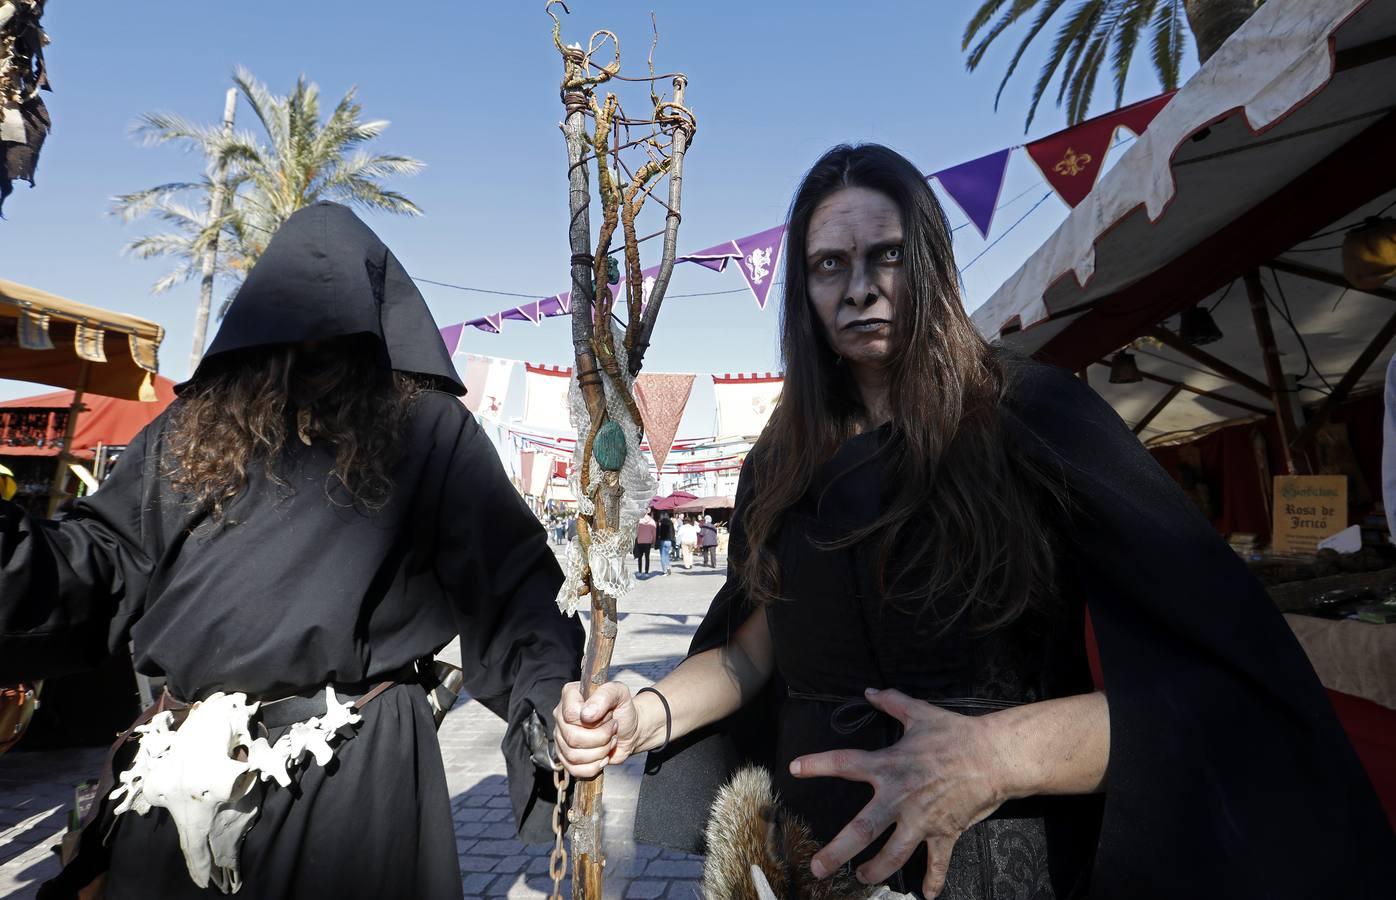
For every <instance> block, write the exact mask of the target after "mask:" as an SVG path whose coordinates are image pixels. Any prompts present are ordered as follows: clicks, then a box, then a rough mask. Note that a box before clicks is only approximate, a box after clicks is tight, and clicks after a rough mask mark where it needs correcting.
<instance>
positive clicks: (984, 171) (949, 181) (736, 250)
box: [461, 92, 1173, 334]
mask: <svg viewBox="0 0 1396 900" xmlns="http://www.w3.org/2000/svg"><path fill="white" fill-rule="evenodd" d="M1172 97H1173V93H1172V92H1170V93H1166V94H1160V95H1158V96H1157V97H1151V98H1149V99H1148V100H1141V101H1140V102H1138V103H1135V104H1132V105H1130V106H1126V107H1124V108H1122V109H1118V110H1115V111H1114V112H1111V113H1106V114H1105V115H1103V116H1097V117H1096V118H1094V119H1090V120H1088V121H1085V122H1082V123H1081V124H1079V125H1075V126H1072V127H1071V128H1067V129H1065V130H1063V131H1059V132H1057V133H1056V134H1052V135H1048V136H1047V137H1045V138H1042V139H1041V140H1038V141H1034V142H1033V143H1031V144H1028V145H1027V146H1026V147H1023V146H1022V145H1019V146H1014V147H1008V148H1005V149H1003V150H999V151H996V152H994V153H990V154H988V155H986V156H981V157H979V158H978V159H973V160H970V161H969V162H964V163H959V164H958V165H954V166H950V167H949V168H946V169H941V170H939V171H937V172H932V173H931V174H930V175H927V176H926V177H927V178H928V179H935V180H936V181H939V182H940V186H941V187H942V188H943V189H944V190H945V192H946V194H947V195H948V196H949V197H950V199H951V200H953V201H954V203H955V205H956V206H958V207H960V209H961V211H963V212H964V214H965V215H966V216H967V217H968V218H969V220H970V222H971V223H972V224H973V225H974V227H975V228H976V229H977V230H978V231H979V233H980V234H981V235H983V236H984V237H986V238H987V237H988V236H989V229H990V227H991V226H992V224H993V218H994V213H995V212H996V211H997V207H998V201H999V196H1000V194H1001V192H1002V190H1003V183H1004V178H1005V176H1006V174H1007V172H1008V160H1009V158H1010V157H1011V156H1012V154H1013V151H1014V150H1021V149H1026V150H1027V152H1028V155H1029V156H1030V157H1031V158H1032V160H1033V162H1034V163H1036V165H1037V167H1038V168H1039V169H1040V170H1041V171H1042V174H1043V176H1044V177H1045V178H1046V179H1047V181H1048V183H1049V184H1051V186H1052V189H1053V190H1055V191H1056V192H1057V194H1058V196H1060V197H1061V198H1062V200H1063V201H1065V202H1066V203H1067V204H1068V205H1069V206H1072V207H1075V206H1076V205H1077V204H1079V203H1080V202H1081V201H1082V200H1083V199H1084V198H1085V196H1086V195H1087V194H1089V193H1090V191H1091V188H1092V187H1094V186H1095V183H1096V179H1097V178H1098V177H1099V176H1100V172H1101V166H1102V164H1103V163H1104V161H1105V155H1106V151H1107V150H1109V148H1110V142H1111V140H1112V139H1113V137H1114V134H1115V130H1116V129H1117V128H1126V129H1128V130H1130V131H1132V132H1134V133H1135V134H1136V135H1138V134H1143V133H1144V130H1145V129H1146V128H1147V127H1148V125H1149V123H1150V122H1152V121H1153V119H1154V117H1155V116H1156V115H1158V113H1159V111H1160V110H1161V109H1163V107H1164V106H1166V105H1167V103H1168V101H1169V100H1170V99H1171V98H1172ZM784 233H785V226H784V225H778V226H776V227H774V228H767V229H765V230H763V231H758V232H756V233H755V234H749V235H747V236H746V237H739V238H734V239H732V240H730V241H724V242H723V243H721V244H717V245H715V246H712V247H708V248H707V249H706V250H699V251H697V252H695V253H687V254H683V255H681V256H675V257H674V260H673V261H674V262H676V263H682V262H686V263H694V264H696V265H700V266H702V267H703V268H705V269H710V270H711V271H714V272H725V271H726V270H727V264H728V263H729V262H732V261H733V260H736V261H737V262H738V266H737V268H739V269H741V272H742V277H743V278H744V279H745V281H746V284H747V287H749V288H750V289H751V293H752V295H753V296H754V297H755V298H756V305H757V306H759V307H761V308H762V309H765V308H766V301H767V300H768V299H769V298H770V291H771V285H772V284H774V281H775V273H776V271H777V267H778V265H779V263H780V253H781V237H782V236H783V235H784ZM637 268H638V266H637ZM659 269H660V267H659V266H655V267H653V268H650V269H645V270H644V271H643V272H641V277H642V279H644V280H645V281H646V282H647V283H651V284H652V283H653V282H654V281H657V278H658V272H659ZM608 271H609V269H608ZM625 279H626V273H625V272H624V271H623V272H621V274H620V281H619V282H618V283H617V284H616V289H615V290H614V291H613V292H612V294H613V296H620V295H621V287H623V286H624V284H625ZM666 285H667V282H666ZM645 290H646V291H647V290H648V288H646V289H645ZM570 296H571V295H570V292H569V293H564V294H557V295H554V296H552V297H547V298H544V299H541V300H538V301H534V302H533V303H529V304H525V305H524V306H521V307H515V308H513V309H509V310H504V311H502V312H499V313H496V314H494V315H492V316H481V317H480V318H477V319H471V320H470V321H468V322H462V323H461V324H462V325H463V326H467V327H470V328H476V329H478V330H480V331H484V332H488V333H490V334H498V333H499V330H500V327H501V325H502V322H503V320H505V319H508V320H513V321H528V322H532V323H534V324H539V323H540V321H541V320H542V319H547V318H552V317H554V316H563V315H568V314H569V313H570V311H571V304H570ZM645 304H646V301H645V300H643V299H642V301H641V310H642V311H643V309H644V307H645Z"/></svg>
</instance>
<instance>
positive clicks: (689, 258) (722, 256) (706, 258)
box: [674, 241, 737, 272]
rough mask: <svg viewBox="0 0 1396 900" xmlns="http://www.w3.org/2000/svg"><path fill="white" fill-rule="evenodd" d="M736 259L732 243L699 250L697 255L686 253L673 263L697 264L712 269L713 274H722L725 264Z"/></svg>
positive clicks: (728, 242) (725, 268)
mask: <svg viewBox="0 0 1396 900" xmlns="http://www.w3.org/2000/svg"><path fill="white" fill-rule="evenodd" d="M736 258H737V252H736V251H735V250H733V249H732V242H731V241H727V242H726V243H724V244H718V245H717V246H716V247H709V248H708V249H706V250H699V251H698V252H697V253H688V254H685V255H684V256H680V257H679V258H678V259H676V260H674V261H675V262H691V263H697V264H698V265H700V266H702V267H703V268H705V269H712V270H713V271H714V272H724V271H726V270H727V263H728V262H729V261H731V260H734V259H736Z"/></svg>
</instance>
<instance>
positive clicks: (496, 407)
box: [461, 354, 517, 420]
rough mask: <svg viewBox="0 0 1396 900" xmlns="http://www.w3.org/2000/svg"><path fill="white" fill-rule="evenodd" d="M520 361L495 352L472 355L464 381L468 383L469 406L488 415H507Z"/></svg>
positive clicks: (466, 392)
mask: <svg viewBox="0 0 1396 900" xmlns="http://www.w3.org/2000/svg"><path fill="white" fill-rule="evenodd" d="M516 365H517V363H516V362H515V361H514V360H512V359H500V358H498V357H495V356H476V355H474V354H471V355H468V356H466V358H465V371H464V372H463V373H462V376H461V381H462V382H463V383H464V384H465V398H464V400H465V408H466V409H468V410H470V411H471V412H473V413H475V414H476V415H479V416H482V417H484V418H487V419H495V420H499V419H501V418H503V417H504V401H505V399H506V398H507V397H508V396H509V383H510V381H511V380H512V379H513V377H514V367H515V366H516Z"/></svg>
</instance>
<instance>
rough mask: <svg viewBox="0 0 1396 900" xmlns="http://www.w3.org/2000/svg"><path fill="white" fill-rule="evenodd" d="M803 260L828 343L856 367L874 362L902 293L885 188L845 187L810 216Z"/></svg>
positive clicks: (894, 218) (895, 227)
mask: <svg viewBox="0 0 1396 900" xmlns="http://www.w3.org/2000/svg"><path fill="white" fill-rule="evenodd" d="M807 238H808V239H807V246H808V255H807V257H806V259H805V267H806V279H807V282H808V285H809V287H808V294H809V302H810V306H811V307H812V308H813V310H814V313H815V316H816V317H817V318H818V319H819V322H820V324H821V325H823V326H824V334H825V336H826V337H827V338H828V340H829V346H830V347H832V348H833V350H834V352H835V353H837V354H838V355H839V356H840V357H842V358H843V360H844V362H845V363H846V364H848V365H849V366H850V367H852V368H855V369H880V368H881V367H882V366H884V365H885V364H886V362H887V360H888V359H889V358H890V356H891V354H892V329H893V327H894V325H895V322H896V316H897V309H898V305H899V303H900V302H901V300H902V297H903V296H904V295H905V292H906V276H905V274H904V272H903V268H902V260H903V252H902V217H901V213H900V211H898V209H897V206H896V204H895V203H893V202H892V199H891V198H890V197H888V196H887V195H886V194H883V193H881V192H879V191H874V190H869V189H868V188H861V187H850V188H843V189H842V190H839V191H837V192H836V193H833V194H830V195H829V196H828V197H826V198H825V199H824V202H822V203H820V204H819V205H818V206H817V207H815V209H814V214H813V215H812V216H810V223H809V233H808V236H807Z"/></svg>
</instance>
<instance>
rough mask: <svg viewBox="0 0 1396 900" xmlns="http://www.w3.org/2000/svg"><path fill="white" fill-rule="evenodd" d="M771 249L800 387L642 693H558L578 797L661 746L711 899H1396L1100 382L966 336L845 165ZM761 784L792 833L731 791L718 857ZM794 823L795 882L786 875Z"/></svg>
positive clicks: (1216, 574) (1313, 729)
mask: <svg viewBox="0 0 1396 900" xmlns="http://www.w3.org/2000/svg"><path fill="white" fill-rule="evenodd" d="M786 234H787V238H786V239H787V247H786V253H785V303H784V308H783V313H782V315H783V320H782V342H781V343H782V353H783V356H784V363H785V384H784V389H783V393H782V397H781V402H780V404H779V406H778V408H777V409H776V411H775V413H774V414H773V415H772V417H771V420H770V423H769V424H768V425H767V427H766V429H765V431H764V432H763V434H762V435H761V438H760V440H759V441H758V443H757V445H756V447H755V448H754V449H753V451H752V452H751V454H750V456H749V458H748V464H747V465H746V466H745V467H744V468H743V470H742V475H741V482H740V485H739V487H738V491H737V500H736V509H735V512H734V517H733V520H732V524H731V544H730V552H729V559H730V560H731V563H730V568H729V574H728V579H727V583H726V584H725V585H724V587H723V588H722V590H721V591H720V592H719V593H718V595H717V597H716V598H715V599H714V601H713V605H712V608H711V609H710V610H709V612H708V615H707V616H706V617H705V619H704V622H703V624H702V625H701V626H700V628H699V630H698V633H697V635H696V636H695V638H694V641H693V645H692V647H691V650H690V655H689V657H688V658H687V659H686V660H685V661H684V662H683V663H682V664H680V665H679V666H678V667H677V668H676V669H675V670H674V671H673V672H672V673H670V674H669V675H668V676H666V677H665V678H663V679H662V680H661V681H659V682H658V683H657V684H656V685H655V686H654V688H653V689H646V690H645V691H643V692H641V693H638V694H632V693H631V691H630V689H629V688H627V687H625V686H624V685H622V684H619V683H611V684H607V685H604V686H602V687H600V688H599V689H597V690H596V691H595V692H594V693H593V694H592V696H591V697H590V698H589V699H587V700H586V701H585V702H583V701H582V699H581V695H580V692H579V691H578V689H577V686H576V685H569V686H568V687H567V688H565V689H564V691H563V695H562V699H561V701H560V703H559V706H558V709H557V711H556V715H555V721H556V722H557V728H556V732H555V733H556V739H557V746H558V751H559V754H560V755H561V757H562V759H563V761H564V763H565V765H566V766H567V767H568V768H569V769H570V770H571V772H572V773H573V774H574V775H575V776H577V777H581V778H585V777H590V776H592V775H595V774H596V773H597V772H599V771H601V769H602V768H604V767H605V766H606V765H608V764H612V763H617V762H621V761H623V760H624V759H626V758H627V757H629V756H630V755H632V754H634V753H636V752H639V751H642V750H649V751H657V752H652V753H651V757H650V762H649V766H648V767H647V775H648V777H647V778H646V779H645V781H644V782H643V783H642V788H641V796H640V803H639V807H638V811H637V825H636V837H637V839H638V840H640V841H644V842H650V843H659V844H664V845H667V846H670V847H674V848H676V849H685V850H703V849H706V850H708V851H709V852H710V854H711V855H710V860H709V864H708V875H707V879H708V880H707V884H706V885H705V891H706V892H707V894H708V895H709V896H715V897H746V896H755V895H754V893H751V892H750V891H749V888H748V886H747V885H745V884H744V883H743V882H744V881H745V880H746V875H747V873H748V872H749V869H750V866H748V865H746V864H745V863H746V861H747V860H748V859H750V861H752V862H755V863H756V864H757V865H759V866H760V867H761V868H762V869H763V871H766V872H767V877H768V880H769V881H771V883H772V884H777V883H779V884H781V885H783V887H781V888H778V889H777V893H778V894H779V893H781V892H783V895H784V896H788V897H796V896H798V897H810V896H817V897H838V898H843V897H864V896H868V894H867V892H866V891H862V892H861V893H860V892H859V889H858V888H856V883H862V884H867V885H874V884H878V883H886V884H888V885H889V886H891V887H892V888H893V889H894V890H897V891H900V892H906V893H910V894H913V895H918V896H925V897H931V896H943V897H955V898H975V900H979V898H984V900H987V898H994V900H1008V898H1013V900H1027V898H1034V900H1039V898H1062V897H1086V896H1092V897H1129V898H1141V897H1170V898H1172V897H1201V896H1229V897H1230V896H1236V897H1260V896H1265V897H1286V898H1290V897H1293V898H1299V897H1317V896H1344V897H1352V896H1364V897H1365V896H1373V897H1375V896H1378V894H1379V891H1380V890H1381V889H1382V885H1386V886H1388V887H1389V883H1390V882H1389V881H1388V880H1387V879H1389V878H1390V875H1389V874H1386V873H1385V872H1384V871H1383V870H1384V869H1389V868H1390V866H1389V864H1387V863H1378V862H1375V860H1378V859H1393V858H1396V857H1393V856H1392V840H1391V836H1390V828H1389V826H1387V825H1386V823H1385V821H1384V817H1383V814H1382V813H1381V810H1380V808H1379V807H1378V806H1377V804H1376V801H1375V798H1374V796H1373V794H1372V792H1371V789H1370V786H1369V785H1368V784H1367V782H1366V780H1365V776H1364V775H1363V773H1362V771H1361V768H1360V766H1359V764H1358V763H1357V761H1356V758H1355V756H1354V754H1353V752H1352V750H1351V747H1350V746H1349V745H1348V744H1347V742H1346V739H1345V737H1344V736H1343V733H1342V731H1341V729H1340V728H1339V726H1338V724H1337V721H1336V719H1335V717H1334V715H1333V712H1332V708H1331V706H1330V705H1329V704H1328V701H1327V699H1326V698H1325V696H1324V694H1323V692H1322V689H1321V688H1320V686H1319V684H1318V681H1317V679H1316V678H1315V677H1314V675H1313V672H1312V670H1311V669H1310V668H1309V666H1308V664H1307V661H1306V660H1305V658H1304V656H1303V652H1302V650H1300V649H1299V647H1298V645H1297V643H1296V642H1295V641H1294V639H1293V636H1292V635H1291V633H1290V631H1289V629H1288V627H1287V626H1286V625H1285V624H1284V622H1283V620H1282V619H1281V617H1280V615H1279V613H1278V611H1277V610H1276V609H1275V607H1274V606H1273V604H1272V603H1271V602H1270V601H1269V599H1268V597H1267V596H1266V595H1265V593H1264V591H1263V589H1262V588H1261V587H1260V586H1259V585H1258V583H1256V582H1255V581H1254V579H1253V578H1251V576H1250V575H1249V573H1248V571H1247V570H1246V568H1245V566H1244V564H1243V563H1242V562H1241V561H1240V560H1239V559H1238V558H1237V557H1236V556H1235V554H1234V553H1232V552H1231V550H1230V549H1229V548H1228V547H1227V545H1226V544H1225V543H1224V542H1223V541H1222V540H1221V538H1220V537H1219V536H1218V535H1217V534H1216V533H1215V532H1214V531H1212V529H1211V527H1210V525H1209V524H1208V523H1207V522H1206V521H1205V520H1203V519H1202V518H1201V517H1200V516H1198V515H1197V513H1196V511H1195V510H1194V509H1192V507H1191V505H1190V503H1189V501H1188V500H1187V498H1186V497H1185V496H1184V495H1183V494H1182V492H1181V490H1180V489H1179V488H1178V486H1177V485H1176V484H1174V483H1173V482H1172V480H1171V479H1170V478H1169V476H1168V475H1167V474H1166V473H1165V472H1164V471H1163V470H1162V469H1161V468H1159V467H1158V466H1157V465H1156V464H1155V463H1154V462H1153V460H1152V458H1151V457H1149V455H1148V454H1147V452H1146V451H1145V450H1144V449H1143V447H1142V446H1141V445H1140V444H1139V442H1138V440H1137V439H1136V438H1134V436H1133V435H1132V433H1131V432H1130V431H1129V429H1128V428H1127V427H1126V426H1125V425H1124V423H1123V422H1121V421H1120V419H1119V418H1118V417H1117V416H1116V415H1115V414H1114V412H1113V411H1112V410H1111V409H1110V408H1109V407H1108V406H1107V405H1105V403H1104V402H1103V401H1102V400H1101V399H1100V398H1099V397H1098V396H1097V395H1096V394H1095V393H1094V392H1093V391H1091V389H1090V388H1089V387H1088V386H1086V385H1084V384H1083V383H1082V382H1081V381H1079V380H1078V379H1077V378H1075V377H1074V376H1072V375H1070V374H1069V373H1066V372H1062V371H1060V370H1057V369H1052V368H1050V367H1047V366H1045V365H1041V364H1038V363H1032V362H1029V361H1025V360H1018V359H1015V358H1013V357H1011V356H1009V355H1007V354H1006V353H1004V352H1003V351H1001V350H1000V349H998V348H996V347H994V346H991V345H990V344H988V343H987V342H986V341H985V340H984V339H983V338H982V337H981V336H980V335H979V334H978V333H977V332H976V331H975V329H974V327H973V325H972V323H971V321H970V319H969V316H968V314H967V313H966V312H965V309H964V306H963V303H962V301H961V298H960V294H959V276H958V272H957V270H956V267H955V263H954V259H953V256H952V251H951V237H950V229H949V227H948V225H947V223H946V220H945V216H944V213H943V212H942V210H941V208H940V206H939V204H938V203H937V201H936V199H935V196H934V194H933V193H932V192H931V190H930V188H929V186H928V185H927V183H926V181H925V179H924V178H923V177H922V176H921V174H920V173H919V172H918V171H917V170H916V169H915V168H914V167H913V166H912V165H911V164H910V163H909V162H908V161H907V160H905V159H904V158H902V157H901V156H899V155H897V154H896V153H894V152H892V151H891V150H888V149H886V148H885V147H879V146H876V145H862V146H858V147H838V148H835V149H834V150H832V151H830V152H829V153H827V154H826V155H825V156H824V157H823V158H821V159H820V160H819V162H817V163H816V164H815V166H814V168H813V169H811V170H810V172H809V173H808V174H807V175H806V176H805V179H804V181H803V182H802V184H801V186H800V188H799V190H798V191H797V193H796V196H795V200H794V203H793V204H792V207H791V213H790V219H789V226H788V228H787V232H786ZM1083 601H1084V603H1083ZM1087 607H1088V608H1089V611H1090V614H1091V622H1092V624H1093V627H1094V633H1095V635H1096V636H1097V640H1098V641H1099V645H1100V658H1101V663H1102V668H1103V673H1104V684H1105V688H1106V689H1105V690H1096V689H1094V686H1093V682H1092V677H1091V674H1090V670H1089V667H1088V663H1087V652H1086V641H1085V630H1086V622H1085V612H1086V608H1087ZM1277 684H1283V685H1284V688H1283V690H1276V689H1272V688H1271V687H1270V686H1273V685H1277ZM1107 696H1108V698H1109V699H1108V702H1107ZM753 762H754V763H757V764H759V765H762V766H764V767H765V768H766V769H767V770H769V772H770V773H771V776H772V780H773V782H774V789H775V792H776V793H777V794H778V796H779V798H780V799H779V803H780V804H781V806H782V809H783V810H784V811H783V812H781V813H772V812H770V810H769V809H768V807H769V806H770V803H771V801H770V799H769V798H767V799H765V800H762V799H761V798H758V797H745V798H743V797H741V796H738V801H739V802H737V803H736V806H737V807H741V805H742V804H743V803H746V804H747V805H748V806H749V807H750V808H751V812H752V815H751V816H748V817H747V819H746V821H747V822H748V823H751V822H754V823H756V824H755V827H750V828H747V827H744V826H742V825H741V824H736V825H733V823H730V822H728V821H727V819H725V818H723V815H725V813H724V814H719V815H716V816H715V819H714V825H713V826H710V830H709V831H708V833H707V835H706V838H707V844H706V846H705V845H704V834H703V824H704V820H705V818H706V816H707V813H708V808H709V806H710V804H711V801H712V798H713V796H714V793H715V792H716V790H717V788H718V787H719V786H720V785H722V784H723V782H724V781H726V780H727V778H728V777H729V776H730V774H731V772H732V771H733V770H734V769H735V768H736V767H737V766H738V765H740V764H742V763H753ZM735 783H737V782H734V784H735ZM742 783H745V782H742ZM723 796H724V797H726V798H727V800H725V801H722V802H720V803H719V809H722V810H730V808H731V807H732V805H733V804H732V802H731V799H732V797H733V796H734V795H733V794H732V792H731V791H728V792H724V795H723ZM786 816H789V817H792V818H793V819H798V820H799V821H800V822H802V823H803V824H804V825H805V826H806V827H808V829H809V833H810V835H811V836H812V837H813V838H814V840H815V842H817V844H819V845H822V849H819V851H818V852H817V853H814V854H813V855H812V858H808V859H806V858H804V857H803V856H800V855H799V854H794V856H795V857H798V858H791V855H789V854H787V856H786V858H784V859H782V858H781V857H782V852H781V850H780V848H781V846H782V844H784V846H785V849H786V850H788V849H789V847H790V843H791V842H790V841H789V839H788V832H786V831H784V830H782V828H783V826H781V824H780V823H781V822H783V821H785V817H786ZM743 842H746V844H747V845H749V846H745V847H744V846H743ZM1315 846H1321V847H1322V851H1321V852H1315V851H1314V849H1313V848H1314V847H1315ZM1359 848H1361V849H1359ZM734 861H737V862H740V863H741V864H737V865H733V864H732V863H733V862H734ZM728 869H730V870H731V872H733V873H735V874H734V875H732V879H731V880H729V881H723V880H722V878H723V877H724V876H722V874H721V873H722V872H723V871H725V870H728ZM714 873H717V874H714ZM835 876H837V877H835ZM855 879H856V881H855ZM831 884H838V885H839V887H837V888H833V887H830V885H831ZM851 884H852V885H855V886H853V887H850V885H851ZM1340 886H1341V887H1340Z"/></svg>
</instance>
